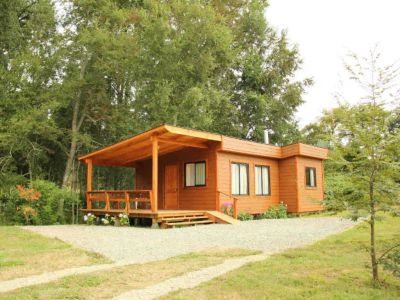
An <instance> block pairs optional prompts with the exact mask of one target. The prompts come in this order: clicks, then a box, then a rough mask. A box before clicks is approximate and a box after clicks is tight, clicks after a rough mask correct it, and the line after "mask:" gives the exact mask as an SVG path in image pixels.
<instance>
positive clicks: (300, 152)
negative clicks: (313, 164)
mask: <svg viewBox="0 0 400 300" xmlns="http://www.w3.org/2000/svg"><path fill="white" fill-rule="evenodd" d="M328 152H329V151H328V149H325V148H320V147H316V146H311V145H307V144H301V143H300V144H292V145H287V146H284V147H282V148H281V158H287V157H291V156H307V157H311V158H316V159H327V158H328Z"/></svg>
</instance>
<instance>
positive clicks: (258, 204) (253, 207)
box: [217, 152, 280, 214]
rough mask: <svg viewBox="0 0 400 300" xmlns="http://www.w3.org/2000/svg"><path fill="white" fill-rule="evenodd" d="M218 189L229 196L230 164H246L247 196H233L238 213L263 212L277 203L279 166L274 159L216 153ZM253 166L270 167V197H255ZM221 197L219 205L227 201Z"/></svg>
mask: <svg viewBox="0 0 400 300" xmlns="http://www.w3.org/2000/svg"><path fill="white" fill-rule="evenodd" d="M217 162H218V166H217V169H218V187H217V189H218V190H219V191H221V192H223V193H225V194H228V195H231V163H232V162H238V163H246V164H248V165H249V195H240V196H237V195H236V196H234V197H235V198H237V199H239V201H238V212H241V211H245V212H248V213H252V214H256V213H263V212H265V211H266V210H267V209H268V207H270V206H271V205H276V204H278V203H279V199H280V198H279V165H278V161H277V160H276V159H269V158H261V157H256V156H250V155H243V154H234V153H228V152H218V154H217ZM255 165H264V166H269V167H270V185H271V187H270V188H271V195H269V196H257V195H256V194H255ZM225 198H228V197H222V199H221V205H222V204H223V203H224V201H226V200H228V199H226V200H225Z"/></svg>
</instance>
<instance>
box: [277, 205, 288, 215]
mask: <svg viewBox="0 0 400 300" xmlns="http://www.w3.org/2000/svg"><path fill="white" fill-rule="evenodd" d="M277 217H278V219H286V218H287V205H286V204H284V203H283V202H281V203H279V206H278V209H277Z"/></svg>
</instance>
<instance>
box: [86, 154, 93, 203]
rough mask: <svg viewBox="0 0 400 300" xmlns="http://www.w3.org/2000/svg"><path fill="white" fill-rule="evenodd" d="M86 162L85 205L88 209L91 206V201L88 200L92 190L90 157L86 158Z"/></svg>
mask: <svg viewBox="0 0 400 300" xmlns="http://www.w3.org/2000/svg"><path fill="white" fill-rule="evenodd" d="M86 163H87V174H86V176H87V177H86V207H87V208H88V209H91V208H92V201H90V196H91V195H90V192H91V191H92V173H93V163H92V160H91V159H88V160H86Z"/></svg>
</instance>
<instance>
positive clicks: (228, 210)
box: [222, 202, 234, 217]
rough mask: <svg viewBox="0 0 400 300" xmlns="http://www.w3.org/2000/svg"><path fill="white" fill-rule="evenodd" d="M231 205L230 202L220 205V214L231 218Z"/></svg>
mask: <svg viewBox="0 0 400 300" xmlns="http://www.w3.org/2000/svg"><path fill="white" fill-rule="evenodd" d="M233 211H234V210H233V204H232V203H231V202H226V203H224V204H223V205H222V212H223V213H224V214H226V215H228V216H231V217H233Z"/></svg>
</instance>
